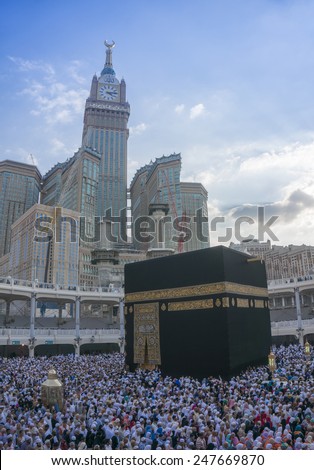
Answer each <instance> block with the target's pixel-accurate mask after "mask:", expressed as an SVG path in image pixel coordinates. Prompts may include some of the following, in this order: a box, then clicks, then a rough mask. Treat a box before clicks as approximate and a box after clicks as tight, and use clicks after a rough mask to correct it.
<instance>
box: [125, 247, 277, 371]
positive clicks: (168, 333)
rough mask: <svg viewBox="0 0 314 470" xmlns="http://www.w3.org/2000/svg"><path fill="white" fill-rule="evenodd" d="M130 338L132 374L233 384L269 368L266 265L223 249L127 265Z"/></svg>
mask: <svg viewBox="0 0 314 470" xmlns="http://www.w3.org/2000/svg"><path fill="white" fill-rule="evenodd" d="M125 331H126V364H127V366H128V367H129V368H130V370H134V369H136V368H137V367H143V368H149V369H152V368H155V367H158V368H159V369H160V370H161V372H162V374H163V375H172V376H180V375H190V376H193V377H198V378H202V377H208V376H218V375H221V376H222V377H229V376H231V375H232V374H234V373H237V372H239V371H240V370H242V369H244V368H246V367H248V366H253V365H259V364H266V363H267V356H268V353H269V350H270V347H271V326H270V314H269V308H268V292H267V280H266V272H265V266H264V264H263V262H262V261H260V260H256V259H253V258H252V257H250V256H249V255H246V254H244V253H240V252H237V251H235V250H231V249H229V248H226V247H223V246H217V247H213V248H206V249H204V250H198V251H193V252H188V253H181V254H177V255H172V256H167V257H164V258H155V259H151V260H147V261H141V262H138V263H132V264H127V265H126V266H125Z"/></svg>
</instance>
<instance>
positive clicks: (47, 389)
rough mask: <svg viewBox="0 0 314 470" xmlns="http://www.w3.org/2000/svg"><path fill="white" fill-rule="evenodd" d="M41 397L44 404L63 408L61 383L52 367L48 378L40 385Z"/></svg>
mask: <svg viewBox="0 0 314 470" xmlns="http://www.w3.org/2000/svg"><path fill="white" fill-rule="evenodd" d="M41 399H42V402H43V403H44V405H46V406H57V408H58V409H59V410H61V409H62V408H63V385H62V383H61V382H60V380H59V379H58V376H57V372H56V371H55V370H54V369H50V370H49V372H48V379H47V380H45V382H43V383H42V385H41Z"/></svg>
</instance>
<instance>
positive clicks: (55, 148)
mask: <svg viewBox="0 0 314 470" xmlns="http://www.w3.org/2000/svg"><path fill="white" fill-rule="evenodd" d="M50 151H51V153H54V154H60V153H63V154H64V155H65V154H66V153H67V152H68V149H67V147H66V145H65V143H64V142H62V141H61V140H59V139H57V138H56V137H55V138H53V139H51V141H50Z"/></svg>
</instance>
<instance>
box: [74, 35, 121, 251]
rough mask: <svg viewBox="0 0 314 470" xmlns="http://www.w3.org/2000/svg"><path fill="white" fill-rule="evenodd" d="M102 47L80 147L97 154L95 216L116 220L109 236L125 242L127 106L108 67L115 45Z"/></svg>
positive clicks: (116, 80)
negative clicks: (101, 60)
mask: <svg viewBox="0 0 314 470" xmlns="http://www.w3.org/2000/svg"><path fill="white" fill-rule="evenodd" d="M105 46H106V63H105V65H104V68H103V70H102V71H101V74H100V76H99V77H97V76H94V78H93V80H92V86H91V93H90V96H89V98H87V100H86V104H85V115H84V129H83V138H82V145H83V146H86V147H91V148H94V149H96V150H97V151H98V152H99V153H100V154H101V160H100V164H99V182H98V197H97V205H98V215H99V216H100V217H102V216H107V217H110V216H112V217H114V218H115V220H119V222H118V223H117V224H116V227H115V226H114V225H113V234H114V235H115V236H117V237H118V240H117V241H119V242H121V241H126V210H127V209H126V208H127V140H128V136H129V130H128V127H127V125H128V119H129V115H130V105H129V103H128V102H127V100H126V84H125V81H124V80H123V79H122V80H121V82H120V81H119V80H118V79H117V78H116V74H115V71H114V69H113V66H112V49H113V48H114V47H115V42H114V41H112V42H111V43H108V42H107V41H105Z"/></svg>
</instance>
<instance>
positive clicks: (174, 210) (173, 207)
mask: <svg viewBox="0 0 314 470" xmlns="http://www.w3.org/2000/svg"><path fill="white" fill-rule="evenodd" d="M162 172H163V174H164V176H165V181H166V186H167V190H168V197H169V202H170V206H171V212H172V214H173V215H174V218H175V219H178V213H177V206H176V203H175V200H174V196H173V193H172V191H171V187H170V183H169V178H168V175H167V172H166V170H165V169H162ZM159 191H161V190H159ZM183 221H184V219H183V217H182V218H181V222H183ZM184 236H185V233H184V232H180V234H179V240H178V253H183V251H184Z"/></svg>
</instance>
